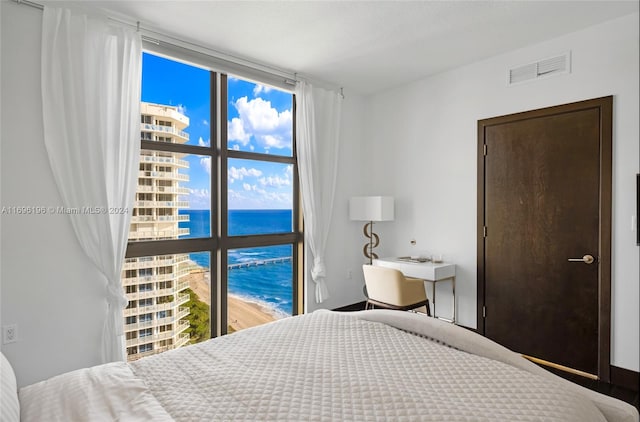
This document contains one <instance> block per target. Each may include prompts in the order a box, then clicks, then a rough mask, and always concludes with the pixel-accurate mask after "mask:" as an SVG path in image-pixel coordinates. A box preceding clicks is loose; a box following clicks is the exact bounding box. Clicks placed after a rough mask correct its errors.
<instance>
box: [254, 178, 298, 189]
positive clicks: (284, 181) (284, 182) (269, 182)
mask: <svg viewBox="0 0 640 422" xmlns="http://www.w3.org/2000/svg"><path fill="white" fill-rule="evenodd" d="M258 181H259V182H260V184H261V185H262V186H272V187H276V188H279V187H282V186H289V185H290V184H291V181H290V180H289V178H287V177H284V178H282V177H280V176H269V177H263V178H261V179H259V180H258Z"/></svg>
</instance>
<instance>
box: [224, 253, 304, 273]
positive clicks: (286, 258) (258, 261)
mask: <svg viewBox="0 0 640 422" xmlns="http://www.w3.org/2000/svg"><path fill="white" fill-rule="evenodd" d="M292 259H293V257H291V256H281V257H278V258H267V259H254V260H251V261H244V262H238V263H237V264H229V265H227V269H228V270H235V269H238V268H249V267H258V266H261V265H269V264H281V263H283V262H291V260H292Z"/></svg>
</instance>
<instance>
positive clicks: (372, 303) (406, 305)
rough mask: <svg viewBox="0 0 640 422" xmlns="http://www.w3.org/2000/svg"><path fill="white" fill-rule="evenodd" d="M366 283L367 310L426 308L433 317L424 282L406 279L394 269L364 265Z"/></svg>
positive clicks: (416, 279) (411, 278)
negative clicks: (378, 308)
mask: <svg viewBox="0 0 640 422" xmlns="http://www.w3.org/2000/svg"><path fill="white" fill-rule="evenodd" d="M362 271H363V272H364V283H365V285H366V286H367V295H368V298H367V303H366V306H365V309H369V308H370V307H371V308H374V307H381V308H386V309H396V310H401V311H408V310H411V309H416V308H420V307H422V306H424V307H425V308H426V311H427V312H426V313H427V315H429V316H431V307H430V306H429V299H428V298H427V293H426V291H425V289H424V280H422V279H419V278H413V277H406V276H405V275H404V274H402V272H400V271H399V270H396V269H394V268H386V267H378V266H374V265H363V266H362Z"/></svg>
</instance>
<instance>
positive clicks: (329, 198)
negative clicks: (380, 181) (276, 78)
mask: <svg viewBox="0 0 640 422" xmlns="http://www.w3.org/2000/svg"><path fill="white" fill-rule="evenodd" d="M295 94H296V142H297V156H298V169H299V173H300V189H301V191H302V209H303V212H304V231H305V241H306V244H307V247H308V248H309V250H310V251H311V254H312V255H313V266H312V268H311V278H312V279H313V281H314V282H315V285H316V289H315V290H316V291H315V293H316V303H322V302H323V301H324V300H326V299H327V298H328V297H329V290H328V289H327V284H326V282H325V278H326V275H327V273H326V268H325V262H324V255H325V254H324V252H325V245H326V243H327V236H328V234H329V226H330V223H331V214H332V211H333V196H334V192H335V187H336V174H337V170H338V147H339V137H340V115H341V108H342V97H341V96H340V95H339V94H338V93H336V92H333V91H327V90H324V89H322V88H317V87H313V86H311V84H309V83H307V82H304V81H301V82H298V84H297V85H296V90H295Z"/></svg>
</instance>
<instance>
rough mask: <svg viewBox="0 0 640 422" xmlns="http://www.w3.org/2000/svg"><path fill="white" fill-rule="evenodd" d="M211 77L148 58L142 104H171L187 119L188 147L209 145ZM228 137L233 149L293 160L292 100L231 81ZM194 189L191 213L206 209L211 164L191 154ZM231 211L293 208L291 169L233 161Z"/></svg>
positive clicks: (268, 89)
mask: <svg viewBox="0 0 640 422" xmlns="http://www.w3.org/2000/svg"><path fill="white" fill-rule="evenodd" d="M209 78H210V73H209V71H208V70H204V69H201V68H198V67H194V66H190V65H187V64H183V63H179V62H175V61H172V60H168V59H165V58H161V57H158V56H154V55H151V54H149V53H144V55H143V60H142V101H144V102H150V103H155V104H163V105H171V106H175V107H177V108H178V111H179V112H180V113H182V114H184V115H186V116H187V117H189V126H188V127H187V128H186V129H185V130H184V131H185V132H187V133H188V134H189V141H188V142H187V144H190V145H200V146H209V145H210V143H211V135H210V130H211V125H210V123H211V119H213V118H214V117H213V116H211V114H210V98H209V94H210V82H209ZM227 92H228V102H227V114H228V122H227V133H228V145H229V148H230V149H235V150H239V151H252V152H261V153H265V154H273V155H281V156H289V157H290V156H291V155H292V147H291V145H292V142H291V140H292V123H293V116H292V108H293V107H292V95H291V93H288V92H284V91H280V90H278V89H276V88H272V87H268V86H264V85H260V84H256V83H253V82H250V81H246V80H242V79H239V78H236V77H233V76H229V77H228V89H227ZM184 159H185V160H187V161H188V162H189V169H188V170H180V172H182V173H186V174H188V175H189V182H186V183H185V182H182V186H186V187H188V188H189V189H190V190H191V194H190V195H189V197H188V198H187V200H188V201H189V204H190V206H189V208H191V209H208V208H209V206H210V205H209V204H210V201H209V198H210V192H211V184H210V172H211V162H210V159H209V158H208V157H203V156H200V155H188V156H186V157H184ZM227 179H228V189H229V192H228V201H229V209H291V208H292V204H293V196H292V191H293V183H292V168H291V166H290V165H286V164H280V163H268V162H263V161H256V160H240V159H230V160H229V163H228V177H227Z"/></svg>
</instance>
